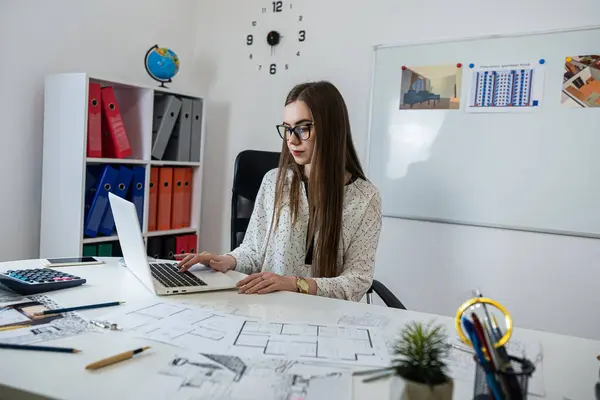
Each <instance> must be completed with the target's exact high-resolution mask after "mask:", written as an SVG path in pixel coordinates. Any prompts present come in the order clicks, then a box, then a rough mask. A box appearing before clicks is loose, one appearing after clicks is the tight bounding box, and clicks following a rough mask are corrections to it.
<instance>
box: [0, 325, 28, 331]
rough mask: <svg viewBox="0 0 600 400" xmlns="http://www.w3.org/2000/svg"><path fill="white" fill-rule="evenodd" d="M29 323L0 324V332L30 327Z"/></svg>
mask: <svg viewBox="0 0 600 400" xmlns="http://www.w3.org/2000/svg"><path fill="white" fill-rule="evenodd" d="M30 327H31V325H10V326H2V327H0V332H2V331H11V330H13V329H21V328H30Z"/></svg>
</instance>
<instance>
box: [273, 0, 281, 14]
mask: <svg viewBox="0 0 600 400" xmlns="http://www.w3.org/2000/svg"><path fill="white" fill-rule="evenodd" d="M282 10H283V1H274V2H273V12H281V11H282Z"/></svg>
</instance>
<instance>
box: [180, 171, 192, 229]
mask: <svg viewBox="0 0 600 400" xmlns="http://www.w3.org/2000/svg"><path fill="white" fill-rule="evenodd" d="M183 169H184V170H185V180H184V181H183V200H182V201H181V209H182V213H181V227H182V228H187V227H189V226H190V222H191V220H190V215H191V212H192V210H191V207H192V182H193V180H194V170H193V169H192V167H185V168H183Z"/></svg>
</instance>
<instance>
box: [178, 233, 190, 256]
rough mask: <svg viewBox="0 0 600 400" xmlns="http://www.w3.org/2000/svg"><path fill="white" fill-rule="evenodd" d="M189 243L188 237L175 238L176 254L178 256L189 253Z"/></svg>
mask: <svg viewBox="0 0 600 400" xmlns="http://www.w3.org/2000/svg"><path fill="white" fill-rule="evenodd" d="M188 245H189V241H188V237H187V235H184V236H175V252H176V253H177V254H185V253H189V248H188Z"/></svg>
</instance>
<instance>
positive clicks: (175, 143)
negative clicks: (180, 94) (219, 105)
mask: <svg viewBox="0 0 600 400" xmlns="http://www.w3.org/2000/svg"><path fill="white" fill-rule="evenodd" d="M191 136H192V100H191V99H188V98H185V97H184V98H183V99H181V112H180V113H179V119H178V120H177V123H176V124H175V128H174V129H173V133H171V138H170V139H169V143H167V148H166V149H165V154H164V155H163V160H171V161H190V144H191Z"/></svg>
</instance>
